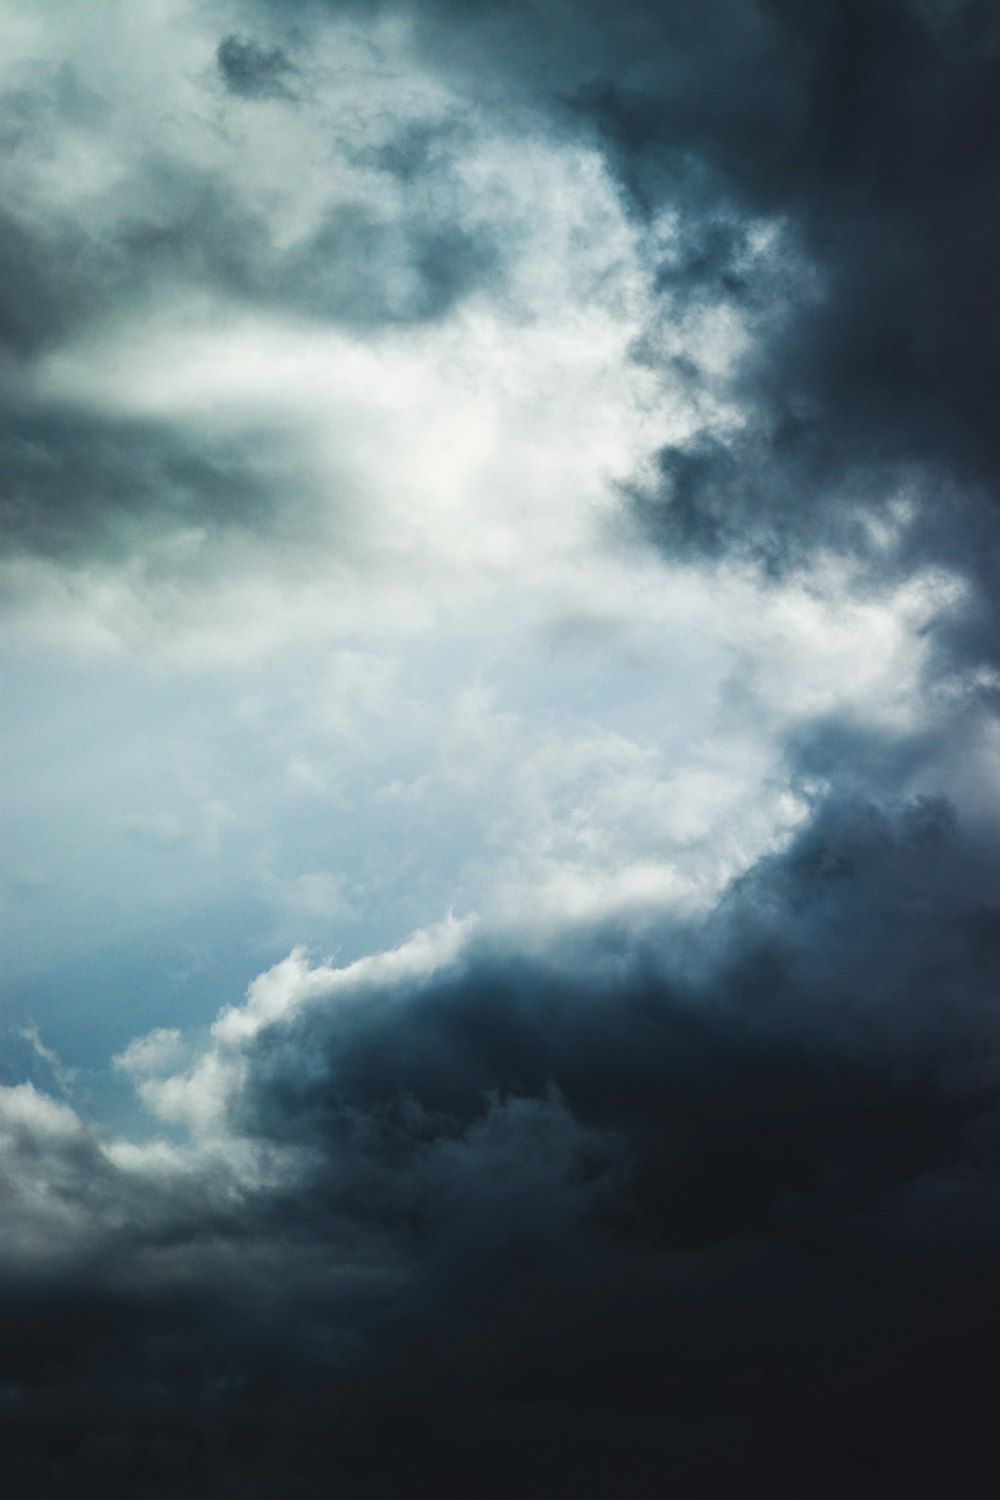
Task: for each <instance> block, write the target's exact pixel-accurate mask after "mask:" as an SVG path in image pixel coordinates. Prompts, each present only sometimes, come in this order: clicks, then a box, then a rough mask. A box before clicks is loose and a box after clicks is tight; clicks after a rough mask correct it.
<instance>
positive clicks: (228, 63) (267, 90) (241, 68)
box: [215, 34, 296, 99]
mask: <svg viewBox="0 0 1000 1500" xmlns="http://www.w3.org/2000/svg"><path fill="white" fill-rule="evenodd" d="M215 60H216V62H217V64H218V68H219V72H220V73H221V75H222V79H223V82H224V83H225V85H226V87H227V89H229V91H230V92H231V93H233V94H238V95H240V96H241V97H242V98H244V99H290V98H293V97H294V93H293V90H292V88H291V84H290V80H291V78H292V77H294V74H295V71H296V70H295V65H294V64H293V62H292V61H291V59H290V57H289V56H288V54H287V53H286V52H285V51H284V49H283V48H281V47H263V46H261V45H260V43H259V42H255V41H254V40H253V39H252V38H251V37H241V36H236V35H235V34H233V35H230V36H226V37H223V39H222V41H221V42H220V43H219V45H218V47H217V48H216V53H215Z"/></svg>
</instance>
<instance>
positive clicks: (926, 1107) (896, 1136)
mask: <svg viewBox="0 0 1000 1500" xmlns="http://www.w3.org/2000/svg"><path fill="white" fill-rule="evenodd" d="M998 969H1000V869H998V867H997V864H996V860H995V857H994V856H993V855H992V854H991V853H990V851H989V849H988V848H986V847H985V846H984V845H983V843H982V841H980V840H979V839H978V838H977V837H976V836H975V835H974V834H972V833H970V832H969V831H968V830H965V829H963V828H962V827H960V826H959V825H958V824H957V823H956V821H955V819H954V816H953V814H952V813H951V811H950V810H949V808H948V807H947V805H946V804H943V803H940V802H937V803H936V802H928V801H924V802H920V803H916V804H914V805H912V806H910V807H906V808H900V809H898V810H897V811H895V812H893V811H886V810H882V809H879V808H878V807H877V806H874V805H872V804H864V803H858V802H838V801H835V802H832V803H829V804H827V805H825V806H823V807H821V808H819V809H818V810H817V812H816V815H815V817H814V818H813V820H812V821H811V823H810V824H809V826H808V827H806V828H805V829H804V830H803V831H802V832H801V834H800V835H799V836H798V837H797V839H796V840H795V841H794V842H793V844H792V846H791V847H790V848H789V850H788V851H787V852H786V853H784V854H780V855H774V856H771V857H769V858H767V859H765V860H764V861H762V862H761V864H759V865H758V866H757V867H756V868H755V869H754V870H753V871H751V872H750V873H749V874H748V875H747V876H745V877H744V878H743V879H741V880H740V881H738V882H737V883H736V884H735V885H734V886H733V887H731V889H730V891H729V893H728V895H727V896H726V898H725V899H724V900H723V902H722V903H721V904H720V906H719V908H718V910H717V911H716V912H715V913H714V914H713V915H712V916H710V917H709V918H708V919H707V920H705V921H704V922H702V923H699V924H694V925H691V924H678V925H674V926H672V927H663V928H661V929H660V930H657V931H649V932H647V933H646V935H645V936H639V937H637V936H636V935H635V934H631V935H630V934H627V933H624V932H622V931H620V930H618V929H616V928H615V926H614V925H613V924H609V925H607V926H604V927H601V928H598V929H596V930H592V931H590V932H579V933H576V934H575V935H574V934H567V935H565V936H564V937H563V939H561V940H560V941H558V942H556V943H555V944H554V945H553V946H552V947H551V948H550V950H549V951H548V952H547V953H546V954H544V955H538V954H535V955H533V956H528V955H519V954H518V953H517V952H515V951H512V950H511V948H510V947H509V946H508V945H502V944H500V943H499V942H497V941H495V940H494V941H490V942H486V941H485V940H483V939H479V940H478V941H473V942H472V944H471V945H470V946H468V947H467V948H466V950H465V951H464V952H463V953H462V954H460V955H459V957H458V959H457V960H456V961H455V963H453V964H452V965H450V966H449V967H446V968H445V969H444V970H443V971H440V972H439V973H437V974H434V973H431V974H429V975H427V976H426V977H425V978H423V979H412V978H411V979H408V980H405V981H399V982H396V983H392V982H385V983H383V984H381V985H376V986H375V987H374V988H372V987H366V988H364V989H363V990H361V991H359V992H358V993H357V994H356V995H351V994H350V993H348V994H346V995H345V994H338V995H337V997H336V998H334V997H332V996H331V998H330V1001H329V1002H328V1003H327V1002H324V1001H323V1000H321V999H317V1000H313V1001H310V1002H308V1003H307V1004H305V1005H304V1006H301V1007H299V1008H298V1009H297V1010H295V1011H293V1012H292V1013H291V1014H290V1015H289V1016H288V1017H287V1018H285V1019H278V1020H276V1021H274V1022H272V1023H271V1024H269V1025H267V1026H266V1027H265V1028H264V1029H263V1030H262V1031H261V1032H259V1033H258V1034H257V1036H256V1037H252V1038H249V1039H248V1040H247V1041H246V1042H244V1043H243V1044H241V1045H242V1057H243V1063H244V1065H245V1068H246V1072H245V1074H244V1075H243V1078H244V1081H243V1082H242V1083H239V1084H237V1085H236V1086H235V1089H234V1091H233V1092H231V1094H230V1096H229V1110H230V1129H231V1130H232V1131H233V1132H234V1137H233V1138H234V1139H237V1140H238V1139H243V1140H255V1141H256V1142H257V1145H258V1147H260V1148H264V1149H265V1150H266V1151H267V1152H268V1153H278V1155H277V1156H276V1157H275V1160H276V1161H280V1160H283V1159H287V1161H288V1163H289V1165H288V1167H286V1168H285V1169H283V1171H281V1172H279V1173H278V1174H277V1175H276V1177H275V1178H274V1181H273V1183H272V1185H271V1186H270V1187H266V1188H261V1189H258V1190H254V1191H251V1193H250V1195H249V1197H244V1199H243V1200H242V1201H240V1202H239V1203H238V1204H237V1205H236V1206H235V1207H234V1201H233V1200H231V1199H230V1200H229V1201H228V1206H227V1191H226V1188H225V1182H224V1179H215V1180H214V1185H213V1179H212V1178H211V1177H210V1178H209V1179H208V1180H207V1187H206V1185H205V1183H204V1182H203V1185H202V1188H201V1191H202V1194H203V1197H202V1199H201V1203H202V1206H201V1208H200V1209H199V1207H198V1202H199V1200H198V1197H197V1195H192V1193H191V1192H188V1193H187V1194H186V1195H185V1197H184V1199H183V1200H181V1202H180V1204H179V1205H178V1206H173V1207H172V1206H171V1200H170V1199H169V1198H168V1199H166V1200H164V1199H163V1190H162V1189H156V1188H155V1187H154V1189H153V1197H152V1200H151V1201H152V1204H153V1205H154V1206H151V1207H149V1208H147V1210H146V1212H145V1215H142V1214H138V1213H136V1212H135V1209H134V1207H128V1205H127V1202H126V1203H125V1207H126V1212H125V1213H124V1215H122V1214H115V1213H109V1211H108V1210H106V1209H102V1212H103V1213H104V1221H103V1222H104V1224H105V1228H104V1231H103V1232H104V1234H105V1235H106V1236H110V1238H108V1239H107V1243H108V1244H112V1245H115V1247H116V1248H115V1251H114V1255H113V1256H108V1255H104V1256H98V1257H93V1258H91V1257H88V1258H85V1257H84V1256H83V1255H82V1253H81V1254H79V1255H78V1256H77V1258H76V1261H75V1263H73V1264H72V1268H71V1270H70V1272H68V1273H67V1270H66V1267H65V1264H63V1265H61V1266H59V1267H57V1268H55V1269H54V1270H52V1271H51V1272H49V1273H47V1272H46V1270H45V1267H44V1266H40V1267H34V1268H33V1269H32V1270H31V1272H30V1275H28V1279H27V1280H26V1279H25V1276H26V1274H27V1273H24V1272H21V1273H18V1275H17V1276H13V1275H12V1274H11V1273H10V1272H9V1271H8V1272H7V1273H5V1278H4V1285H5V1295H4V1305H5V1308H6V1313H5V1320H4V1321H5V1327H6V1328H7V1329H8V1330H10V1332H11V1337H10V1341H9V1342H8V1343H7V1344H6V1347H5V1349H4V1369H3V1372H2V1373H3V1380H4V1383H5V1386H6V1388H7V1389H8V1391H11V1392H17V1395H16V1398H14V1397H12V1398H11V1399H10V1400H8V1403H7V1406H6V1408H5V1413H4V1423H5V1427H6V1431H7V1434H8V1447H9V1449H10V1451H11V1452H12V1454H13V1456H14V1458H13V1461H14V1464H15V1470H14V1472H16V1473H19V1474H24V1475H25V1476H26V1479H25V1483H26V1484H27V1483H28V1481H29V1479H30V1484H31V1485H32V1486H34V1490H33V1492H34V1493H39V1494H43V1495H44V1494H47V1493H56V1492H57V1488H58V1483H59V1482H60V1479H59V1476H60V1473H61V1472H63V1471H61V1470H60V1467H59V1465H60V1464H63V1465H72V1464H77V1465H79V1466H80V1472H81V1473H82V1474H84V1475H85V1476H86V1479H85V1480H84V1481H82V1482H84V1483H91V1484H92V1485H93V1486H94V1488H95V1489H97V1488H99V1486H100V1485H101V1484H104V1485H107V1484H108V1483H119V1484H122V1485H124V1486H127V1485H128V1484H132V1485H134V1484H136V1483H137V1482H138V1481H139V1477H140V1476H143V1475H149V1476H150V1478H149V1480H148V1481H147V1482H149V1483H150V1484H152V1483H153V1482H154V1481H155V1484H157V1485H159V1486H160V1490H159V1491H157V1490H156V1489H153V1490H152V1491H151V1492H153V1493H158V1492H162V1493H164V1494H173V1493H179V1492H180V1490H181V1488H182V1487H187V1489H188V1493H194V1494H202V1493H204V1494H206V1495H207V1494H209V1493H213V1494H217V1493H220V1492H221V1493H228V1491H227V1490H226V1488H225V1486H226V1485H229V1486H231V1487H232V1488H233V1489H234V1490H236V1489H238V1488H240V1487H244V1488H242V1489H241V1492H243V1493H250V1494H254V1493H259V1494H266V1493H268V1492H269V1491H268V1489H267V1486H268V1484H273V1483H274V1474H275V1473H276V1472H278V1471H280V1470H281V1469H282V1468H284V1469H285V1470H286V1471H287V1472H288V1473H290V1474H291V1475H292V1476H293V1479H294V1482H295V1483H297V1484H299V1486H300V1492H301V1493H302V1494H304V1495H312V1494H317V1493H320V1492H321V1490H322V1489H323V1486H324V1485H327V1484H329V1483H332V1482H335V1483H336V1484H337V1485H338V1486H340V1487H341V1489H342V1490H343V1491H344V1492H346V1493H351V1494H353V1493H357V1494H359V1495H381V1494H388V1493H392V1492H393V1490H394V1487H396V1488H398V1486H399V1485H400V1484H402V1483H411V1484H416V1485H418V1486H429V1487H431V1488H434V1489H435V1490H437V1491H438V1492H440V1493H444V1494H451V1493H455V1494H460V1493H467V1492H468V1488H469V1485H470V1483H473V1482H475V1484H476V1485H477V1486H479V1484H480V1481H481V1483H482V1490H483V1492H484V1493H486V1494H496V1495H497V1496H500V1495H503V1494H507V1493H509V1492H510V1489H511V1486H513V1485H515V1484H516V1483H517V1484H520V1483H522V1482H523V1484H524V1487H525V1489H526V1492H527V1493H528V1494H537V1495H539V1496H541V1495H551V1494H556V1495H562V1494H566V1495H569V1494H571V1493H580V1489H581V1486H583V1488H584V1490H585V1491H586V1492H587V1493H601V1494H603V1493H611V1492H612V1491H613V1490H614V1492H617V1493H621V1492H622V1489H623V1488H624V1491H625V1492H627V1493H629V1494H635V1495H645V1494H650V1495H652V1494H658V1493H662V1489H663V1486H664V1484H666V1483H668V1482H669V1483H670V1484H672V1485H674V1487H675V1488H677V1489H679V1490H680V1492H681V1493H684V1494H690V1495H692V1496H706V1497H707V1496H708V1495H729V1494H732V1495H736V1494H743V1493H746V1474H747V1472H748V1466H749V1468H750V1471H751V1472H753V1473H754V1474H757V1475H759V1476H760V1478H761V1485H762V1487H764V1489H765V1492H766V1493H769V1494H774V1495H784V1494H798V1493H801V1492H802V1490H803V1489H805V1490H806V1491H807V1492H808V1493H810V1494H815V1495H820V1496H823V1495H830V1496H831V1497H832V1496H833V1495H836V1494H840V1493H842V1492H843V1487H844V1486H849V1487H851V1489H852V1491H853V1492H855V1493H858V1494H862V1495H875V1494H878V1493H881V1492H883V1487H884V1483H885V1475H886V1474H887V1473H892V1475H893V1476H894V1480H896V1481H898V1482H899V1483H900V1484H902V1485H903V1486H904V1488H912V1489H913V1492H914V1493H931V1492H933V1488H934V1486H937V1485H940V1484H941V1483H943V1482H944V1479H945V1477H946V1476H947V1475H949V1474H950V1475H951V1476H952V1477H953V1478H954V1477H955V1476H958V1479H957V1480H956V1482H960V1483H961V1485H962V1489H963V1493H968V1494H970V1495H980V1494H983V1495H985V1494H986V1493H988V1492H989V1491H988V1487H987V1486H986V1485H985V1480H984V1476H985V1474H986V1473H987V1472H988V1469H985V1468H982V1465H983V1464H984V1462H985V1460H986V1456H987V1454H988V1452H989V1451H990V1450H991V1443H992V1437H991V1434H992V1419H991V1415H990V1414H991V1411H992V1401H993V1398H994V1397H995V1379H994V1377H992V1376H991V1375H990V1374H989V1373H988V1372H989V1367H990V1361H991V1355H990V1349H991V1347H992V1344H993V1341H994V1339H995V1334H996V1331H997V1328H998V1322H1000V1303H998V1302H997V1299H996V1295H995V1289H992V1290H991V1288H992V1287H993V1281H994V1277H993V1266H994V1264H995V1256H996V1253H997V1251H998V1249H1000V1202H998V1200H997V1198H996V1194H995V1189H994V1186H993V1182H994V1174H995V1169H996V1160H997V1149H998V1145H1000V1131H998V1115H997V1100H996V1078H997V1065H998V1041H1000V1038H998V1033H997V1024H996V1014H995V992H996V980H997V977H998ZM289 1151H291V1152H292V1155H291V1156H287V1158H286V1156H284V1155H283V1153H288V1152H289ZM41 1161H42V1164H43V1166H45V1164H46V1150H45V1149H44V1148H43V1150H42V1156H41ZM292 1164H294V1165H292ZM22 1170H23V1169H22ZM90 1170H91V1169H90V1168H88V1165H87V1161H86V1160H84V1159H83V1158H82V1157H81V1158H80V1173H81V1176H82V1180H83V1181H84V1182H86V1180H87V1176H88V1173H89V1172H90ZM105 1178H106V1169H105V1168H103V1167H102V1169H101V1174H100V1179H101V1182H102V1184H103V1182H104V1181H105ZM59 1191H65V1188H60V1189H59ZM75 1191H78V1192H79V1191H86V1189H85V1188H84V1189H80V1188H77V1189H76V1190H75ZM101 1192H102V1194H103V1193H105V1192H106V1189H105V1188H104V1187H103V1186H102V1189H101ZM157 1197H159V1202H160V1207H159V1208H157V1207H155V1204H156V1202H157ZM101 1201H102V1203H103V1202H104V1199H103V1198H102V1199H101ZM115 1223H124V1225H125V1227H124V1228H123V1229H120V1230H117V1231H115V1230H114V1228H113V1225H114V1224H115ZM136 1268H139V1269H140V1270H141V1275H137V1274H136ZM956 1369H962V1370H964V1371H965V1372H967V1377H963V1378H961V1379H960V1380H959V1383H958V1386H957V1387H956V1385H955V1371H956ZM85 1391H88V1392H89V1396H87V1397H86V1398H85V1397H84V1392H85ZM263 1411H266V1412H267V1413H268V1415H267V1418H266V1421H265V1430H264V1431H263V1432H262V1433H260V1434H259V1435H257V1436H254V1437H251V1436H250V1433H251V1432H252V1430H253V1428H254V1426H255V1424H256V1423H257V1422H259V1421H260V1413H261V1412H263ZM43 1419H44V1421H45V1423H46V1427H47V1430H49V1431H50V1432H51V1433H52V1434H54V1436H53V1439H52V1442H51V1445H50V1446H49V1447H48V1448H47V1450H46V1452H45V1453H37V1452H35V1451H34V1450H33V1448H32V1433H33V1432H34V1431H35V1430H36V1424H38V1423H39V1422H41V1421H42V1420H43ZM113 1438H114V1439H115V1441H112V1439H113ZM723 1438H724V1441H723ZM818 1455H822V1457H821V1458H819V1457H818ZM981 1480H982V1481H983V1482H981ZM46 1485H48V1489H47V1488H46ZM255 1485H256V1486H257V1488H256V1489H255V1488H254V1486H255ZM171 1486H173V1488H171ZM616 1486H617V1489H616V1488H615V1487H616ZM928 1486H930V1488H928ZM86 1492H87V1491H86V1490H84V1493H86Z"/></svg>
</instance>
